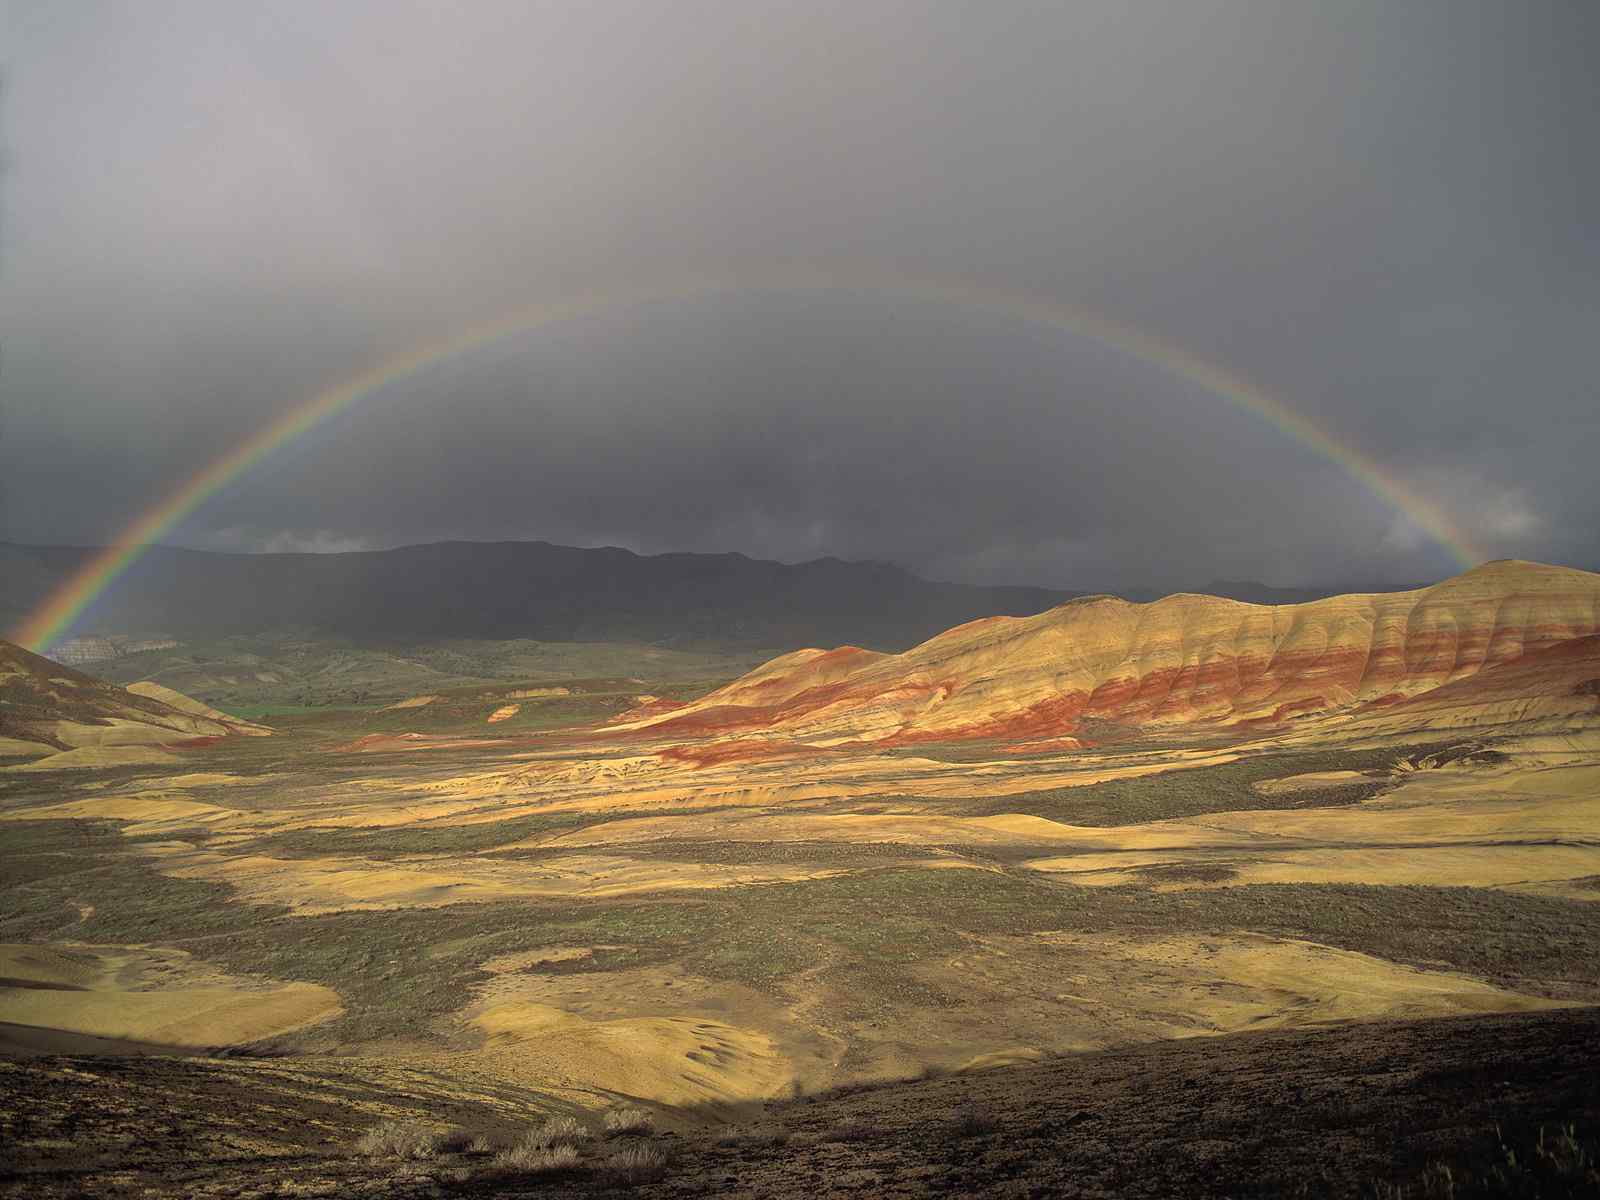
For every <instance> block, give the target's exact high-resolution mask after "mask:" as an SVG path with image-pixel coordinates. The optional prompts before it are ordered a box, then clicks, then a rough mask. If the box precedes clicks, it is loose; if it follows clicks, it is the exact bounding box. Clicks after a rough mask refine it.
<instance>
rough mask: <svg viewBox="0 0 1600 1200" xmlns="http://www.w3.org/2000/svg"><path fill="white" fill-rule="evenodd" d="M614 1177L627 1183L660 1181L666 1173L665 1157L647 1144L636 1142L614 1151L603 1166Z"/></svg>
mask: <svg viewBox="0 0 1600 1200" xmlns="http://www.w3.org/2000/svg"><path fill="white" fill-rule="evenodd" d="M603 1165H604V1167H605V1169H606V1170H607V1171H608V1172H609V1173H610V1174H611V1175H613V1176H614V1177H616V1178H617V1179H620V1180H624V1181H626V1182H628V1183H644V1182H646V1181H647V1180H651V1179H660V1178H661V1176H663V1175H665V1174H666V1172H667V1155H666V1152H665V1151H663V1150H661V1149H660V1148H659V1147H656V1146H652V1145H651V1144H650V1143H649V1142H637V1143H635V1144H634V1145H632V1146H624V1147H623V1148H622V1149H621V1150H618V1151H616V1152H615V1153H614V1154H612V1155H611V1156H610V1157H609V1158H607V1159H606V1161H605V1163H604V1164H603Z"/></svg>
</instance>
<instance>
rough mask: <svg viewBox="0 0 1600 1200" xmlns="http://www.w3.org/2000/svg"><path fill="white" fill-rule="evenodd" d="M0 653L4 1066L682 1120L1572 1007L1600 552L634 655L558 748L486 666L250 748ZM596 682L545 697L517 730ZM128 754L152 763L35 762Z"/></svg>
mask: <svg viewBox="0 0 1600 1200" xmlns="http://www.w3.org/2000/svg"><path fill="white" fill-rule="evenodd" d="M0 661H3V664H4V665H3V666H0V670H4V671H5V672H7V673H6V675H5V677H4V680H3V681H0V687H3V689H4V690H3V692H0V696H3V698H4V701H5V705H4V707H0V721H3V722H4V724H3V726H0V735H3V736H4V737H6V738H8V739H10V740H9V741H8V742H7V743H6V744H5V746H4V747H3V748H4V749H5V750H6V752H7V753H9V754H11V755H13V757H12V758H10V759H7V760H5V761H7V762H11V763H12V764H13V765H12V766H10V767H8V768H7V769H6V770H4V771H3V772H0V820H3V821H4V823H5V824H4V825H0V829H3V830H4V834H5V836H6V838H7V845H8V846H9V847H11V848H12V849H11V853H10V856H9V858H10V862H11V869H10V870H9V871H8V874H7V877H6V879H5V887H6V895H5V903H4V904H3V905H0V912H3V913H4V915H3V916H0V942H4V943H7V944H6V945H4V946H0V974H3V975H4V976H5V979H4V981H3V986H0V1039H3V1040H4V1041H5V1042H6V1043H7V1044H9V1045H10V1046H11V1047H12V1049H13V1050H14V1051H15V1052H17V1053H23V1052H31V1051H32V1050H37V1049H40V1048H52V1047H53V1048H57V1049H59V1048H62V1047H69V1048H70V1047H77V1048H79V1049H82V1050H88V1049H92V1048H93V1047H94V1046H95V1045H97V1044H99V1043H97V1042H96V1041H95V1039H100V1040H101V1041H105V1040H107V1039H110V1040H112V1041H113V1042H115V1044H117V1045H121V1046H130V1045H131V1046H138V1047H142V1048H143V1049H146V1050H151V1051H154V1050H161V1049H163V1048H165V1049H166V1050H171V1049H173V1048H180V1049H183V1050H185V1051H187V1052H196V1051H202V1050H210V1051H215V1050H218V1049H221V1048H228V1049H230V1050H232V1051H235V1052H246V1053H262V1052H267V1051H270V1052H271V1053H272V1054H274V1055H287V1056H289V1058H290V1059H291V1060H292V1062H293V1063H295V1064H296V1066H295V1068H294V1069H295V1070H297V1071H301V1072H315V1071H323V1070H327V1071H333V1070H335V1066H333V1065H329V1064H337V1068H336V1069H337V1071H338V1072H339V1073H340V1077H341V1079H345V1080H346V1081H348V1080H350V1079H353V1078H355V1076H356V1075H361V1078H362V1079H365V1080H366V1081H367V1084H366V1085H363V1086H369V1090H370V1091H371V1092H372V1093H373V1094H378V1093H380V1092H382V1090H383V1088H385V1087H387V1086H389V1084H390V1083H393V1082H394V1081H395V1080H397V1079H400V1078H401V1077H402V1076H403V1077H404V1079H405V1080H406V1081H408V1082H407V1083H406V1084H405V1086H406V1087H407V1088H410V1089H411V1092H412V1093H415V1091H416V1089H417V1088H418V1087H421V1086H422V1085H421V1084H420V1083H419V1082H418V1081H419V1080H422V1079H426V1080H428V1081H430V1082H429V1083H428V1085H427V1086H428V1087H431V1088H434V1089H436V1090H437V1092H438V1094H439V1095H441V1096H444V1097H446V1099H448V1098H450V1097H454V1098H455V1099H454V1100H450V1101H449V1102H450V1103H456V1102H459V1103H462V1104H465V1103H467V1099H468V1098H470V1099H471V1102H472V1103H474V1104H480V1103H481V1104H483V1105H487V1106H488V1107H489V1108H494V1107H495V1106H496V1105H500V1106H502V1107H505V1106H523V1108H524V1109H526V1108H527V1107H528V1106H532V1107H533V1108H534V1109H536V1110H542V1111H579V1112H581V1111H584V1110H589V1109H595V1108H600V1107H604V1106H606V1105H608V1104H613V1103H616V1102H619V1101H621V1100H627V1101H629V1102H638V1103H644V1104H647V1105H652V1106H655V1107H656V1108H657V1110H658V1112H659V1114H660V1118H659V1119H660V1120H662V1121H664V1122H666V1123H668V1124H673V1123H676V1124H677V1125H678V1126H679V1127H681V1128H689V1127H691V1126H693V1125H694V1124H695V1123H696V1122H698V1121H703V1120H706V1119H708V1118H725V1117H728V1116H732V1115H736V1114H739V1113H741V1112H746V1111H748V1106H749V1105H752V1104H754V1103H756V1102H761V1101H768V1100H772V1099H775V1098H782V1097H786V1096H791V1095H795V1094H800V1093H803V1094H811V1093H815V1092H817V1091H819V1090H821V1089H826V1088H829V1087H834V1086H837V1085H843V1084H851V1083H858V1082H862V1081H883V1080H892V1079H904V1078H908V1077H916V1076H919V1075H922V1074H926V1073H929V1072H945V1071H969V1070H977V1069H980V1068H994V1067H1000V1066H1003V1065H1005V1064H1018V1063H1028V1062H1033V1061H1036V1060H1039V1059H1042V1058H1047V1057H1049V1056H1051V1055H1054V1054H1058V1053H1062V1052H1088V1051H1096V1050H1099V1049H1103V1048H1106V1047H1117V1046H1127V1045H1130V1044H1135V1043H1149V1042H1154V1041H1159V1040H1162V1039H1172V1038H1184V1039H1189V1038H1210V1037H1216V1036H1218V1035H1225V1034H1229V1033H1233V1032H1237V1031H1245V1030H1263V1029H1313V1028H1317V1027H1321V1026H1327V1025H1332V1024H1340V1023H1346V1022H1351V1021H1378V1020H1393V1019H1399V1018H1421V1017H1440V1016H1462V1015H1474V1014H1486V1013H1518V1012H1523V1013H1527V1012H1545V1011H1548V1010H1555V1009H1561V1008H1566V1007H1571V1006H1574V1005H1580V1004H1592V1003H1595V1002H1596V1001H1597V1000H1600V576H1597V575H1594V574H1590V573H1587V572H1582V571H1576V570H1569V569H1564V568H1557V567H1548V566H1542V565H1539V564H1534V563H1523V562H1498V563H1490V564H1487V565H1485V566H1483V567H1480V568H1478V569H1476V570H1473V571H1470V572H1468V573H1466V574H1465V575H1462V576H1460V577H1458V578H1455V579H1451V580H1447V581H1445V582H1443V583H1441V584H1438V585H1436V586H1434V587H1429V588H1424V589H1420V590H1418V591H1414V592H1405V593H1395V594H1384V595H1358V596H1342V597H1337V598H1333V599H1329V600H1322V601H1316V602H1312V603H1306V604H1298V605H1289V606H1281V607H1268V606H1259V605H1251V604H1244V603H1239V602H1235V601H1230V600H1222V599H1217V598H1214V597H1207V596H1197V595H1178V596H1171V597H1168V598H1166V599H1164V600H1161V601H1158V602H1155V603H1152V604H1143V605H1141V604H1130V603H1127V602H1124V601H1121V600H1117V599H1114V598H1110V597H1089V598H1084V599H1080V600H1073V601H1070V602H1068V603H1066V604H1064V605H1061V606H1060V607H1057V608H1054V609H1052V610H1050V611H1048V612H1045V613H1041V614H1039V615H1037V616H1033V617H1022V618H992V619H987V620H980V621H975V622H972V623H969V624H966V625H962V626H959V627H957V628H955V629H951V630H949V631H947V632H945V633H943V634H940V635H938V636H936V637H934V638H932V639H930V640H929V641H926V642H924V643H922V644H921V645H918V646H916V647H914V648H912V649H910V650H908V651H906V652H904V653H901V654H894V655H888V654H878V653H873V652H870V651H867V650H861V649H856V648H852V647H843V648H838V649H832V650H821V649H812V650H802V651H797V652H794V653H789V654H784V655H782V656H781V657H778V658H776V659H774V660H773V661H771V662H768V663H767V664H765V665H764V666H762V667H760V668H758V669H756V670H755V671H752V672H750V673H749V674H747V675H745V676H743V677H741V678H739V679H736V680H733V681H732V682H728V683H726V684H724V685H723V686H720V687H716V688H714V689H712V690H710V691H709V692H706V693H705V694H702V695H694V694H692V691H689V692H686V691H683V690H679V691H677V692H675V691H674V686H673V685H672V684H670V683H657V682H652V681H651V680H648V679H637V678H635V679H630V680H629V681H627V684H626V686H627V687H628V688H629V689H631V691H630V693H629V694H637V695H638V696H639V697H640V698H641V702H639V703H636V704H635V705H634V706H633V707H632V708H630V709H629V710H628V711H626V712H624V713H622V714H621V715H620V716H619V717H616V718H614V719H611V720H600V721H595V720H592V719H591V720H589V721H587V722H585V723H581V724H568V725H564V726H561V725H559V723H555V722H552V724H551V725H550V727H548V728H540V729H531V728H530V727H529V726H527V725H522V724H518V723H517V721H513V720H509V719H506V718H500V719H498V720H497V719H496V716H497V714H499V713H500V712H502V711H503V710H504V708H505V707H506V701H507V694H506V693H505V691H504V690H502V691H500V692H499V693H496V694H494V695H488V694H484V695H483V696H482V697H481V699H479V700H475V701H474V700H471V699H470V698H468V699H462V698H461V697H459V696H458V697H455V698H453V699H450V700H449V701H448V702H447V701H446V700H442V699H439V698H438V697H436V696H433V695H431V694H430V695H429V696H426V697H418V698H417V699H416V700H415V701H414V702H412V703H410V704H406V703H404V702H403V701H404V697H387V698H384V700H383V702H382V703H380V704H375V705H373V706H370V707H369V708H367V709H363V710H349V711H343V712H335V711H330V712H327V713H322V714H312V715H291V716H286V717H284V718H283V719H281V720H273V721H272V723H273V724H274V726H275V728H274V730H273V731H272V736H268V737H249V738H245V737H236V736H232V735H234V734H241V733H242V734H250V733H264V732H267V731H265V730H263V729H260V728H259V727H254V726H249V725H247V724H245V723H243V722H239V721H236V720H235V719H233V718H229V717H226V716H224V715H223V714H220V713H216V712H213V711H210V710H205V709H204V707H203V706H199V705H196V704H195V703H194V702H192V701H186V700H185V698H183V697H180V696H177V695H175V694H166V695H163V694H161V693H160V692H159V691H158V690H156V689H152V688H149V687H138V688H135V689H130V691H128V692H123V691H120V690H119V689H115V688H111V687H109V686H108V685H103V684H97V683H95V682H94V681H93V680H90V679H88V678H87V677H86V676H83V675H80V674H78V673H77V672H73V671H70V670H68V669H66V668H62V667H57V666H56V665H54V664H51V663H48V662H46V661H45V660H42V659H38V658H37V657H35V656H31V655H27V654H26V653H24V652H21V651H17V650H15V649H14V648H9V647H7V648H6V649H5V656H4V658H3V660H0ZM584 686H587V685H583V684H581V683H579V682H577V681H573V680H567V681H553V680H531V681H528V682H527V684H526V686H519V689H518V694H519V695H520V697H521V698H520V699H518V700H516V701H515V703H516V704H518V705H520V706H521V712H520V715H519V717H518V720H525V719H528V718H529V714H536V713H538V712H543V711H549V712H556V711H559V709H558V708H556V707H549V708H546V707H544V706H560V705H566V704H576V703H577V702H578V701H580V700H584V699H585V697H584V696H583V695H580V694H579V693H581V692H582V690H583V687H584ZM474 704H476V706H477V707H476V708H474V707H473V705H474ZM452 705H453V706H454V708H451V707H450V706H452ZM447 708H450V710H451V711H460V712H462V713H464V714H465V715H464V716H463V717H462V720H461V722H460V724H459V727H458V728H454V729H451V728H447V727H445V726H443V725H440V724H438V720H439V718H438V717H437V715H436V714H438V713H440V712H441V711H443V710H445V709H447ZM429 714H435V715H433V716H430V715H429ZM424 718H426V719H428V720H432V721H434V722H435V723H434V724H432V725H429V726H427V732H426V734H425V735H424V734H421V733H418V732H417V731H416V729H415V728H414V727H410V726H408V725H407V722H417V721H421V720H423V719H424ZM124 747H133V748H135V749H138V750H140V751H141V752H143V753H147V754H153V755H159V756H161V757H159V758H154V759H151V760H148V761H147V760H144V759H137V758H135V759H121V758H113V759H110V760H108V761H107V765H102V766H98V767H96V766H95V765H94V764H93V763H92V762H87V761H85V762H84V763H83V765H84V767H85V769H82V770H59V771H49V772H42V771H38V770H35V769H32V768H36V767H38V766H40V765H50V764H52V763H53V762H57V761H59V760H60V759H62V758H63V757H70V756H71V755H73V754H82V753H83V750H84V748H89V749H96V750H110V749H118V750H120V749H121V748H124ZM19 748H20V749H19ZM78 761H82V760H75V761H74V763H61V764H60V765H63V766H69V765H77V762H78ZM156 997H159V999H155V998H156ZM57 999H59V1000H62V1001H63V1002H61V1003H55V1002H53V1001H54V1000H57ZM74 1039H76V1040H74ZM330 1055H333V1056H334V1057H329V1056H330ZM277 1069H279V1068H274V1070H277ZM363 1073H364V1074H363ZM341 1086H344V1085H341ZM350 1086H351V1087H354V1086H355V1085H354V1084H350ZM395 1086H399V1085H398V1084H395ZM469 1093H470V1097H469ZM441 1104H442V1105H444V1106H445V1107H448V1104H445V1102H444V1101H441ZM361 1111H362V1112H365V1113H368V1114H369V1115H371V1116H372V1117H373V1119H376V1117H377V1116H378V1115H382V1114H383V1112H384V1111H385V1110H384V1108H383V1106H382V1104H380V1103H378V1102H377V1101H373V1103H372V1105H371V1106H369V1107H368V1108H364V1109H362V1110H361ZM441 1111H442V1109H441ZM497 1111H498V1110H497Z"/></svg>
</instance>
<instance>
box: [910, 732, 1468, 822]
mask: <svg viewBox="0 0 1600 1200" xmlns="http://www.w3.org/2000/svg"><path fill="white" fill-rule="evenodd" d="M1450 749H1451V748H1450V747H1446V746H1443V745H1427V746H1392V747H1386V748H1383V749H1379V750H1313V751H1306V752H1303V753H1292V754H1262V755H1252V756H1251V757H1248V758H1241V759H1238V760H1236V761H1234V762H1230V763H1219V764H1216V765H1213V766H1207V767H1183V768H1177V769H1174V770H1171V771H1161V772H1159V773H1157V774H1154V775H1141V776H1138V777H1136V778H1131V779H1108V780H1105V781H1103V782H1100V783H1089V784H1083V785H1082V786H1079V787H1064V788H1047V789H1043V790H1041V791H1037V792H1021V793H1018V794H1015V795H1010V796H994V797H991V798H989V799H985V800H980V801H972V802H967V803H965V804H961V805H960V811H961V812H963V813H964V814H966V815H970V816H993V815H995V814H997V813H1026V814H1027V815H1029V816H1034V817H1044V818H1046V819H1048V820H1051V821H1061V822H1063V823H1065V824H1068V825H1089V826H1100V827H1106V826H1115V825H1135V824H1139V823H1141V822H1144V821H1164V820H1169V819H1172V818H1175V817H1196V816H1201V815H1203V814H1205V813H1218V812H1253V811H1260V810H1265V809H1284V808H1328V807H1331V806H1334V805H1343V804H1359V803H1360V802H1361V801H1363V800H1367V799H1370V798H1371V797H1373V796H1376V795H1378V794H1379V793H1381V792H1383V791H1384V790H1385V789H1387V788H1389V787H1391V786H1393V784H1394V780H1393V779H1392V778H1390V777H1389V773H1390V772H1392V771H1393V770H1394V769H1395V768H1396V767H1397V766H1399V765H1400V764H1401V763H1409V764H1411V765H1413V766H1418V765H1422V764H1424V763H1426V764H1427V765H1429V766H1434V765H1440V763H1439V756H1440V755H1441V752H1446V753H1447V752H1448V751H1449V750H1450ZM1480 752H1481V751H1479V750H1478V749H1477V748H1476V747H1475V746H1474V747H1473V748H1472V749H1471V750H1463V752H1462V753H1461V754H1459V755H1456V757H1465V756H1467V754H1469V753H1480ZM1446 761H1453V760H1452V759H1447V760H1446ZM1320 771H1360V772H1362V773H1363V774H1369V775H1372V776H1373V778H1370V779H1366V780H1361V781H1359V782H1357V781H1351V782H1349V783H1340V784H1332V785H1329V786H1326V787H1315V788H1304V789H1296V790H1293V791H1284V792H1279V793H1276V794H1267V793H1263V792H1260V791H1257V790H1256V787H1255V785H1256V784H1258V783H1264V782H1266V781H1268V780H1272V779H1283V778H1286V777H1288V776H1291V775H1306V774H1310V773H1312V772H1320ZM924 802H928V801H926V800H925V799H924ZM939 803H940V804H942V805H943V804H947V803H948V802H945V801H939Z"/></svg>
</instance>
